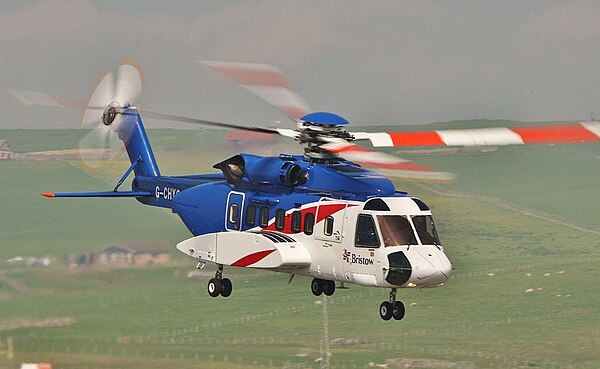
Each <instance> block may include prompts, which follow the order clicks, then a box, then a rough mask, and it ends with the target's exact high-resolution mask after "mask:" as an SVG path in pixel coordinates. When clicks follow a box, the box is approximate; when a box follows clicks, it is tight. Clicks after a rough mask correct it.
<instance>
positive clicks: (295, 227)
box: [292, 211, 302, 233]
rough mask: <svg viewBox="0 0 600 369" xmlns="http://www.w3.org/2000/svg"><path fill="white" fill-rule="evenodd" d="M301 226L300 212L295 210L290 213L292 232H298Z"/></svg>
mask: <svg viewBox="0 0 600 369" xmlns="http://www.w3.org/2000/svg"><path fill="white" fill-rule="evenodd" d="M301 226H302V213H301V212H299V211H295V212H293V213H292V232H294V233H298V232H300V228H301Z"/></svg>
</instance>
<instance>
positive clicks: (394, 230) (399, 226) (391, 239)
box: [377, 215, 417, 247]
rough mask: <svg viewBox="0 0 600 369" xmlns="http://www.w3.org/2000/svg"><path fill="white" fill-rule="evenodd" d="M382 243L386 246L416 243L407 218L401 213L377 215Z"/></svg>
mask: <svg viewBox="0 0 600 369" xmlns="http://www.w3.org/2000/svg"><path fill="white" fill-rule="evenodd" d="M377 222H378V223H379V229H381V236H382V237H383V244H384V245H385V246H386V247H387V246H398V245H416V244H417V238H416V237H415V233H414V232H413V230H412V227H411V226H410V222H409V221H408V218H406V217H405V216H402V215H378V216H377Z"/></svg>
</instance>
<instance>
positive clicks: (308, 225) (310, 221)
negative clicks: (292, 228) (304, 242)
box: [304, 213, 315, 236]
mask: <svg viewBox="0 0 600 369" xmlns="http://www.w3.org/2000/svg"><path fill="white" fill-rule="evenodd" d="M314 226H315V214H314V213H306V215H305V216H304V234H306V235H308V236H310V235H311V234H313V230H314Z"/></svg>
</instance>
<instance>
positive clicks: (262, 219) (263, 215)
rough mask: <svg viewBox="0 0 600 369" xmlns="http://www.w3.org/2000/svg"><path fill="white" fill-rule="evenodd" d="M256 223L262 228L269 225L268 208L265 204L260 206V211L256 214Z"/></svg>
mask: <svg viewBox="0 0 600 369" xmlns="http://www.w3.org/2000/svg"><path fill="white" fill-rule="evenodd" d="M258 225H259V226H261V227H262V228H265V227H266V226H268V225H269V208H268V207H267V206H262V207H261V208H260V212H259V214H258Z"/></svg>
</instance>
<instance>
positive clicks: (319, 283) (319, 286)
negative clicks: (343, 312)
mask: <svg viewBox="0 0 600 369" xmlns="http://www.w3.org/2000/svg"><path fill="white" fill-rule="evenodd" d="M323 282H325V281H324V280H322V279H319V278H314V279H313V280H312V282H310V292H312V294H313V295H315V296H321V294H322V293H323V287H324V286H323V284H324V283H323Z"/></svg>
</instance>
